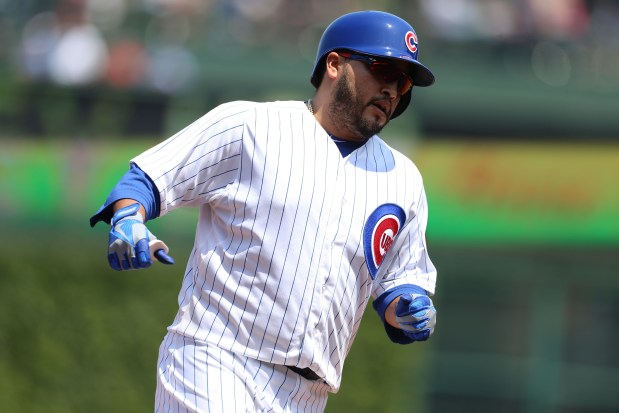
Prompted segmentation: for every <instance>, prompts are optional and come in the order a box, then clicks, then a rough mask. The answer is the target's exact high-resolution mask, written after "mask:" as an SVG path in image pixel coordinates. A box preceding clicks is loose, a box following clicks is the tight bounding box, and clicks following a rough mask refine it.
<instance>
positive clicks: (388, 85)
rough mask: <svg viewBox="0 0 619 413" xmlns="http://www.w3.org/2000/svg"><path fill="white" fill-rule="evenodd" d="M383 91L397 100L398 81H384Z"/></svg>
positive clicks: (389, 97)
mask: <svg viewBox="0 0 619 413" xmlns="http://www.w3.org/2000/svg"><path fill="white" fill-rule="evenodd" d="M381 93H382V94H383V95H384V96H385V97H387V98H388V99H389V100H395V99H396V98H397V97H398V82H397V80H396V81H392V82H387V81H383V84H382V89H381Z"/></svg>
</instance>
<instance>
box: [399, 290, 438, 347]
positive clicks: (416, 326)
mask: <svg viewBox="0 0 619 413" xmlns="http://www.w3.org/2000/svg"><path fill="white" fill-rule="evenodd" d="M395 315H396V321H397V322H398V325H399V326H400V329H402V332H403V333H404V335H406V336H407V337H409V338H411V339H413V340H415V341H425V340H427V339H428V338H429V337H430V336H431V335H432V333H433V332H434V326H435V325H436V309H435V308H434V305H433V304H432V300H431V299H430V297H428V296H427V295H423V294H404V295H402V296H401V297H400V301H398V304H397V305H396V309H395Z"/></svg>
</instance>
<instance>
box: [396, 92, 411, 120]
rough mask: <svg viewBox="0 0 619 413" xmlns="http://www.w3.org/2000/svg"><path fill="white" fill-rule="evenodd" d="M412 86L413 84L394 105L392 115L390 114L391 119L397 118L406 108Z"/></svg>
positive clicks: (409, 100)
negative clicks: (396, 104)
mask: <svg viewBox="0 0 619 413" xmlns="http://www.w3.org/2000/svg"><path fill="white" fill-rule="evenodd" d="M414 88H415V86H413V87H412V88H411V90H409V91H408V92H406V93H405V94H403V95H402V97H401V98H400V102H399V103H398V106H396V108H395V110H394V111H393V115H391V119H394V118H397V117H398V116H400V115H401V114H402V113H403V112H404V111H405V110H406V108H407V107H408V105H409V104H410V102H411V96H412V93H413V89H414Z"/></svg>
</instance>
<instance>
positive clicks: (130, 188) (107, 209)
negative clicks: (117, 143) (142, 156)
mask: <svg viewBox="0 0 619 413" xmlns="http://www.w3.org/2000/svg"><path fill="white" fill-rule="evenodd" d="M123 198H131V199H135V200H136V201H138V202H139V203H140V204H141V205H142V206H143V207H144V209H145V210H146V221H148V220H149V219H154V218H157V217H158V216H159V190H158V189H157V187H156V185H155V183H154V182H153V181H152V179H150V177H149V176H148V175H147V174H146V173H145V172H144V171H142V170H141V169H140V168H139V167H138V166H137V165H136V164H134V163H131V166H130V168H129V171H127V173H125V175H124V176H123V177H122V178H121V179H120V180H119V181H118V183H117V184H116V186H115V187H114V189H112V192H110V194H109V195H108V197H107V199H106V200H105V203H104V204H103V205H102V206H101V208H99V210H98V211H97V212H96V213H95V214H94V215H93V216H92V217H90V226H91V227H94V226H95V225H96V224H97V222H99V221H103V222H106V223H108V224H109V223H110V220H111V219H112V216H113V215H114V213H113V211H112V208H111V207H112V204H113V203H114V202H116V201H118V200H119V199H123Z"/></svg>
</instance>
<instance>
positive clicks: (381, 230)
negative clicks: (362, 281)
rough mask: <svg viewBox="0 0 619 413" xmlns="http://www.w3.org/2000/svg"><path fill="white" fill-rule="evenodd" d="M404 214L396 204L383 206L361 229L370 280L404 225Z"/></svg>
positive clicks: (371, 215) (373, 277)
mask: <svg viewBox="0 0 619 413" xmlns="http://www.w3.org/2000/svg"><path fill="white" fill-rule="evenodd" d="M405 219H406V214H405V213H404V210H403V209H402V208H400V207H399V206H398V205H396V204H383V205H381V206H379V207H378V208H376V209H375V210H374V212H372V213H371V214H370V216H369V217H368V220H367V221H366V223H365V226H364V227H363V250H364V253H365V260H366V261H367V266H368V269H369V271H370V276H371V277H372V279H375V278H376V273H377V272H378V268H379V267H380V264H381V263H382V262H383V259H384V258H385V255H386V254H387V251H389V248H391V245H392V244H393V241H394V240H395V237H396V235H398V232H399V231H400V228H402V225H404V221H405Z"/></svg>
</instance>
